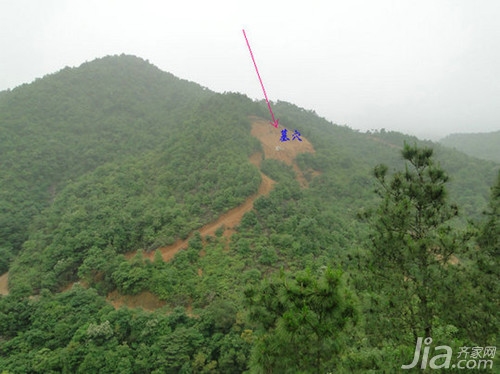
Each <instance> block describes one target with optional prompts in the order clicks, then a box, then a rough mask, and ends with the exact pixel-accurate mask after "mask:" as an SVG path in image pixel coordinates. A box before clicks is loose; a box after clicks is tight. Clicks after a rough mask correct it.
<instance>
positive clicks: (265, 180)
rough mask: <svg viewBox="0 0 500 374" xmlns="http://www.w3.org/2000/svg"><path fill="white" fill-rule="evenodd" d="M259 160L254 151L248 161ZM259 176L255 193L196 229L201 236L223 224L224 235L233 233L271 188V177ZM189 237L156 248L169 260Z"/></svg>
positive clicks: (152, 252) (145, 255)
mask: <svg viewBox="0 0 500 374" xmlns="http://www.w3.org/2000/svg"><path fill="white" fill-rule="evenodd" d="M261 160H262V154H260V153H255V154H253V155H252V156H251V157H250V162H251V163H252V164H254V165H255V166H257V167H259V166H260V162H261ZM260 176H261V178H262V181H261V183H260V186H259V189H258V191H257V193H255V194H253V195H252V196H250V197H249V198H247V199H246V200H245V202H244V203H243V204H241V205H239V206H237V207H236V208H233V209H231V210H229V211H227V212H226V213H224V214H223V215H221V216H220V217H219V218H217V220H215V221H213V222H210V223H208V224H206V225H205V226H203V227H202V228H200V229H199V230H196V231H199V233H200V234H201V236H202V237H205V236H207V235H215V232H216V231H217V229H218V228H219V227H221V226H223V227H224V236H225V237H230V236H231V235H232V234H233V233H234V230H235V227H236V226H237V225H238V224H239V223H240V221H241V219H242V218H243V215H244V214H245V213H246V212H249V211H250V210H252V209H253V202H254V201H255V199H257V198H258V197H260V196H263V195H267V194H268V193H269V192H271V190H272V189H273V186H274V184H275V182H274V181H273V180H272V179H271V178H269V177H268V176H266V175H264V174H262V173H260ZM190 237H191V236H190ZM189 239H190V238H187V239H185V240H181V239H179V240H177V241H176V242H175V243H174V244H172V245H168V246H165V247H161V248H158V249H157V250H158V251H160V253H161V257H162V258H163V261H170V260H171V259H172V258H173V257H174V256H175V254H176V253H177V252H179V251H180V250H181V249H185V248H187V247H188V242H189ZM133 255H135V252H133V253H131V254H129V255H127V257H128V258H129V257H132V256H133ZM154 255H155V251H151V252H148V253H145V254H144V257H146V258H149V259H150V260H153V259H154Z"/></svg>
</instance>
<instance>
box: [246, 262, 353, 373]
mask: <svg viewBox="0 0 500 374" xmlns="http://www.w3.org/2000/svg"><path fill="white" fill-rule="evenodd" d="M245 296H246V300H247V302H248V305H249V307H250V318H251V320H252V321H253V322H257V323H258V324H259V325H260V326H261V331H260V334H259V333H257V339H256V341H255V343H254V348H253V352H252V358H251V362H250V367H251V372H254V373H325V372H329V371H333V370H334V369H335V367H336V366H337V365H338V362H339V357H340V356H339V355H340V352H341V351H342V349H343V347H344V345H345V343H344V339H343V334H344V330H346V329H347V328H348V326H349V324H352V323H353V322H355V321H356V319H357V313H356V309H355V307H354V302H353V300H352V297H351V296H350V295H349V293H347V292H346V290H345V289H344V287H343V286H342V281H341V272H340V271H334V270H332V269H330V268H326V269H324V271H323V273H322V274H321V275H319V276H315V275H313V274H312V273H311V271H304V272H300V273H298V274H297V275H296V276H295V277H294V278H290V277H289V276H285V274H284V273H281V275H280V277H279V278H275V279H271V280H269V281H267V282H265V283H264V285H263V286H261V287H260V288H259V289H256V288H251V289H248V290H247V291H246V293H245Z"/></svg>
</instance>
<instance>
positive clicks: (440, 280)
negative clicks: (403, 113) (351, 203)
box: [369, 144, 460, 344]
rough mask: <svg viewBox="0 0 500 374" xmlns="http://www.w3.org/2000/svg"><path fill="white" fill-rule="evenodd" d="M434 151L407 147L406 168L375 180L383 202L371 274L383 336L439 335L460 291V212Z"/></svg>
mask: <svg viewBox="0 0 500 374" xmlns="http://www.w3.org/2000/svg"><path fill="white" fill-rule="evenodd" d="M432 154H433V151H432V149H430V148H418V147H417V146H416V145H415V146H410V145H408V144H405V145H404V148H403V150H402V156H403V158H404V159H405V160H406V167H405V170H404V171H399V172H396V173H394V174H393V175H392V176H391V177H390V178H389V177H388V176H387V171H388V168H387V166H385V165H379V166H377V167H376V168H375V177H376V178H377V180H378V182H379V188H378V189H377V193H378V195H379V196H380V197H381V198H382V202H381V204H380V206H379V207H378V209H377V211H376V214H375V215H373V216H372V217H371V226H372V234H371V248H370V260H369V267H370V268H369V273H370V277H372V279H371V280H370V284H371V285H372V286H373V288H372V291H373V293H372V304H371V306H370V308H371V309H370V310H371V311H372V312H374V313H373V317H374V318H376V321H375V320H373V321H372V322H373V325H377V327H378V331H376V332H375V338H376V339H378V340H379V341H380V337H381V336H384V337H385V338H386V339H389V340H392V341H397V342H399V343H402V342H406V343H408V344H415V343H414V342H415V341H416V339H417V338H418V337H419V336H432V332H433V329H434V328H435V327H436V326H437V324H440V322H439V320H440V318H441V317H442V316H443V314H442V311H443V308H449V306H447V299H448V298H449V297H450V295H451V293H452V292H453V291H452V290H453V282H454V279H456V274H457V271H458V268H459V266H456V265H457V262H458V259H457V257H455V254H456V253H457V251H458V248H459V244H460V238H459V235H457V234H456V232H455V231H456V230H454V229H453V220H452V219H453V218H454V217H455V216H457V214H458V209H457V207H456V206H455V205H452V204H449V203H448V202H447V193H446V189H445V184H446V182H447V181H448V176H447V175H446V173H445V172H444V171H443V170H442V169H441V168H440V167H439V165H436V164H435V163H434V161H433V159H432Z"/></svg>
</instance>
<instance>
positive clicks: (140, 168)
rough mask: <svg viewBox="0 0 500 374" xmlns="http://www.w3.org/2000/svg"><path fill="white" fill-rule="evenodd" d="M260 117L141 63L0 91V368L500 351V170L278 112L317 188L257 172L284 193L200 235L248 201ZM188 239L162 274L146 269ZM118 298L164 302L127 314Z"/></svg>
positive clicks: (275, 167) (301, 113) (302, 362)
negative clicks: (418, 349) (421, 350)
mask: <svg viewBox="0 0 500 374" xmlns="http://www.w3.org/2000/svg"><path fill="white" fill-rule="evenodd" d="M266 109H267V108H266V106H265V104H264V103H256V102H252V101H251V100H249V99H248V98H247V97H245V96H242V95H239V94H233V93H227V94H216V93H213V92H211V91H209V90H207V89H204V88H202V87H200V86H198V85H196V84H194V83H190V82H186V81H181V80H179V79H177V78H175V77H173V76H171V75H170V74H168V73H164V72H161V71H160V70H158V69H157V68H155V67H154V66H152V65H150V64H149V63H147V62H145V61H143V60H140V59H138V58H135V57H132V56H114V57H106V58H103V59H100V60H96V61H93V62H90V63H85V64H83V65H82V66H80V67H79V68H75V69H69V68H66V69H64V70H62V71H61V72H59V73H57V74H54V75H51V76H47V77H45V78H43V79H40V80H37V81H35V82H34V83H32V84H30V85H25V86H21V87H19V88H16V89H15V90H13V91H11V92H6V93H3V94H2V95H1V96H0V126H1V130H2V132H1V136H0V162H1V163H2V175H0V182H1V189H0V251H1V253H0V255H1V259H0V266H1V271H2V272H4V271H6V270H7V269H9V268H10V271H9V286H10V294H9V295H8V296H3V297H1V298H0V369H3V370H6V371H7V372H12V373H27V372H31V373H51V372H65V373H94V372H95V373H97V372H99V373H106V372H110V373H114V372H117V373H118V372H119V373H160V372H167V373H179V372H182V373H216V372H220V373H238V372H255V373H263V372H280V373H281V372H283V373H297V372H304V373H309V372H311V373H313V372H314V373H316V372H321V373H324V372H328V371H332V372H333V371H340V372H366V371H368V370H374V371H380V372H384V371H389V372H393V371H398V370H399V368H400V367H401V365H402V364H404V363H408V362H410V361H411V357H412V353H413V350H414V346H415V341H416V337H419V336H420V337H422V336H428V335H429V334H432V337H433V338H434V340H435V341H436V342H441V343H442V344H449V345H450V346H453V347H454V349H457V352H458V347H459V346H465V345H468V346H477V345H479V346H486V345H495V343H496V340H495V339H496V337H497V335H498V327H499V326H498V308H497V306H498V292H499V290H498V263H497V261H498V254H499V253H498V248H499V243H498V238H500V229H499V225H500V223H499V217H498V216H499V210H498V209H499V208H498V205H499V198H500V195H499V193H498V191H499V189H500V176H499V177H498V178H499V179H498V180H495V177H496V176H497V173H498V164H495V163H494V162H486V161H481V160H477V159H474V158H470V157H467V156H466V155H464V154H462V153H460V152H456V151H453V150H450V149H447V148H445V147H442V146H438V145H435V144H432V143H429V142H420V141H419V140H418V139H416V138H412V137H408V136H405V135H403V134H399V133H393V132H385V131H382V132H377V133H366V134H362V133H359V132H355V131H353V130H351V129H349V128H347V127H341V126H336V125H333V124H331V123H329V122H328V121H326V120H324V119H321V118H319V117H318V116H316V115H315V114H314V113H313V112H311V111H306V110H303V109H301V108H297V107H296V106H294V105H291V104H288V103H284V102H278V103H276V105H275V106H274V110H275V112H276V114H277V117H279V118H280V123H283V124H284V125H285V126H286V127H287V128H297V129H300V132H301V133H302V135H303V136H304V137H306V138H307V139H308V140H309V141H310V142H311V143H312V144H313V145H314V148H315V151H316V152H315V153H314V154H308V153H304V154H301V155H299V156H298V157H297V160H296V161H297V164H298V165H299V167H300V168H301V169H302V170H304V173H305V175H306V178H307V179H308V181H309V187H308V188H301V186H300V184H299V183H298V182H297V180H296V178H295V172H294V170H293V169H292V167H290V166H288V165H285V164H284V163H282V162H280V161H276V160H272V159H266V160H263V162H262V164H261V167H260V170H261V171H262V172H263V173H265V174H266V175H268V176H269V177H270V178H272V179H273V180H274V181H276V182H277V183H276V185H275V187H274V189H273V190H272V191H271V193H270V194H269V195H268V196H261V197H260V198H258V199H257V200H256V201H255V203H254V208H253V210H251V211H250V212H248V213H246V214H245V215H244V216H243V219H242V220H241V222H240V224H239V226H238V228H237V231H236V232H235V233H234V234H233V235H232V237H231V238H230V241H228V240H227V238H225V237H224V236H222V233H223V228H220V230H218V232H217V233H216V235H215V236H210V237H202V236H201V235H200V234H199V233H198V232H197V231H196V230H197V229H199V228H200V227H201V226H203V225H204V224H205V223H208V222H211V221H213V220H214V219H215V218H217V217H218V216H219V215H220V214H222V213H223V212H225V211H227V210H228V209H231V208H233V207H236V206H238V205H239V204H241V203H242V202H243V201H244V200H245V199H246V198H247V197H248V196H250V195H252V194H253V193H255V192H256V191H257V189H258V187H259V184H260V182H261V177H260V174H259V170H258V169H257V167H255V166H253V165H252V164H251V163H250V162H249V160H248V159H249V156H251V155H252V154H253V153H255V152H259V151H261V145H260V142H259V141H258V140H257V139H255V138H253V137H252V136H251V135H250V129H251V126H250V120H249V116H265V114H266ZM277 139H279V134H277ZM405 141H406V142H407V143H406V145H405ZM430 148H433V150H431V149H430ZM401 155H403V159H404V160H405V161H406V166H405V164H404V163H402V161H401ZM381 163H383V164H384V165H386V166H377V165H378V164H381ZM374 170H375V176H374ZM311 171H314V173H312V172H311ZM313 175H316V176H314V177H313ZM491 186H494V188H493V190H492V191H493V192H492V193H490V187H491ZM374 189H375V190H377V192H378V195H377V194H375V193H374ZM448 192H449V193H448ZM485 210H486V212H487V215H484V214H483V211H485ZM416 217H417V218H416ZM413 222H417V223H418V226H417V227H415V226H414V224H413ZM395 228H396V233H397V235H396V234H394V229H395ZM188 237H189V238H190V239H189V246H188V248H187V249H186V250H183V251H180V252H179V253H177V255H176V256H175V257H174V258H173V259H172V260H171V261H169V262H164V261H163V260H162V258H161V256H160V254H159V252H156V255H155V256H154V260H149V259H147V258H145V257H144V256H143V255H142V254H143V252H151V251H155V250H156V249H158V248H159V247H161V246H164V245H168V244H172V243H173V242H174V241H175V240H177V239H179V238H182V239H185V238H188ZM132 251H137V254H136V255H135V256H133V257H131V258H128V257H125V254H126V253H128V252H132ZM386 275H390V277H386ZM428 281H429V282H430V283H427V282H428ZM73 282H76V283H74V284H73ZM423 282H424V283H425V284H424V283H423ZM72 284H73V285H72ZM456 284H460V289H457V287H456ZM66 287H69V290H66V291H63V292H61V291H62V290H64V289H65V288H66ZM114 290H118V291H119V292H120V293H121V294H128V295H138V294H140V293H141V292H143V291H150V292H152V293H153V294H154V295H156V296H157V297H158V298H159V299H161V300H163V301H164V302H165V306H164V307H163V308H160V309H157V310H156V311H153V312H147V311H143V310H141V309H129V308H126V307H122V308H120V309H118V310H115V309H114V308H113V307H112V306H111V305H110V304H109V303H108V302H107V301H106V295H108V293H109V292H111V291H114ZM450 303H453V305H454V308H450V307H449V305H450ZM495 364H497V363H496V362H495Z"/></svg>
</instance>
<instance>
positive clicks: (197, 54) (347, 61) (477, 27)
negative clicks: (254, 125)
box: [0, 0, 500, 139]
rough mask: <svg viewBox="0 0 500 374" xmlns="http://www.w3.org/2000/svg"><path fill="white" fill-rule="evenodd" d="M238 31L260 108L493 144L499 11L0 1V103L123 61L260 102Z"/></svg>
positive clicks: (469, 6)
mask: <svg viewBox="0 0 500 374" xmlns="http://www.w3.org/2000/svg"><path fill="white" fill-rule="evenodd" d="M242 29H245V31H246V33H247V37H248V39H249V41H250V44H251V46H252V49H253V52H254V55H255V58H256V60H257V64H258V66H259V70H260V73H261V76H262V78H263V80H264V85H265V86H266V91H267V93H268V96H269V99H270V100H272V101H276V100H284V101H289V102H292V103H294V104H297V105H298V106H301V107H304V108H306V109H312V110H315V111H316V112H317V113H318V114H319V115H321V116H323V117H326V118H327V119H329V120H331V121H332V122H335V123H338V124H341V125H348V126H349V127H352V128H356V129H361V130H363V131H364V130H367V129H375V128H377V129H379V128H386V129H388V130H389V129H390V130H397V131H402V132H406V133H410V134H414V135H417V136H419V137H423V138H432V139H436V138H439V137H441V136H444V135H446V134H449V133H453V132H481V131H494V130H500V1H498V0H481V1H474V0H469V1H466V0H450V1H444V0H443V1H441V0H430V1H427V0H415V1H406V0H394V1H389V0H357V1H356V0H343V1H332V0H329V1H328V0H325V1H315V0H309V1H307V2H305V1H273V0H248V1H236V0H233V1H230V0H210V1H207V0H204V1H201V0H200V1H189V0H181V1H150V0H139V1H131V0H44V1H39V0H0V90H4V89H7V88H14V87H16V86H18V85H20V84H22V83H28V82H31V81H32V80H34V79H35V78H37V77H42V76H44V75H45V74H49V73H53V72H56V71H57V70H60V69H62V68H63V67H65V66H78V65H80V64H81V63H83V62H85V61H91V60H93V59H95V58H97V57H102V56H105V55H109V54H121V53H126V54H134V55H137V56H139V57H142V58H145V59H148V60H149V61H150V62H151V63H153V64H155V65H156V66H158V67H159V68H160V69H162V70H165V71H169V72H171V73H173V74H174V75H176V76H178V77H180V78H184V79H187V80H191V81H195V82H197V83H200V84H201V85H203V86H206V87H208V88H210V89H212V90H214V91H218V92H223V91H234V92H241V93H244V94H246V95H248V96H249V97H251V98H253V99H263V94H262V91H261V88H260V85H259V82H258V80H257V76H256V74H255V71H254V68H253V64H252V61H251V59H250V55H249V53H248V50H247V46H246V44H245V40H244V37H243V34H242ZM278 117H279V116H278Z"/></svg>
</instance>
